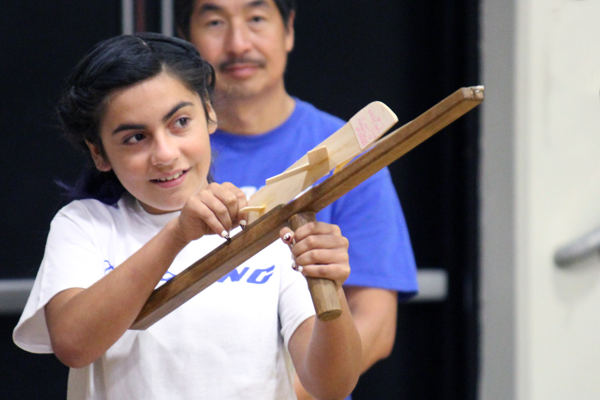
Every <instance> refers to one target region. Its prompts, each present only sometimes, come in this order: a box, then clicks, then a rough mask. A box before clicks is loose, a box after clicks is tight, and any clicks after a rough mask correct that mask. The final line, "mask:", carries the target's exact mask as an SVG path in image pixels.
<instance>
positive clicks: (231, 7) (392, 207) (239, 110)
mask: <svg viewBox="0 0 600 400" xmlns="http://www.w3.org/2000/svg"><path fill="white" fill-rule="evenodd" d="M295 12H296V5H295V1H294V0H176V1H175V16H176V23H177V29H178V33H179V34H180V36H182V37H183V38H185V39H187V40H189V41H190V42H191V43H193V44H194V45H195V46H196V48H197V49H198V51H199V52H200V54H201V55H202V56H203V57H204V58H205V59H206V60H207V61H208V62H210V63H211V64H212V65H213V67H214V68H215V72H216V77H217V78H216V87H215V95H214V102H213V106H214V107H215V110H216V113H217V117H218V124H219V129H218V130H217V132H215V133H214V134H213V135H212V137H211V146H212V148H213V152H214V154H215V156H214V178H215V181H217V182H226V181H228V182H232V183H233V184H235V185H236V186H238V187H240V188H242V190H244V192H245V193H246V194H247V195H248V196H250V195H252V194H253V193H254V192H255V191H256V190H258V189H259V188H260V187H261V186H263V185H264V183H265V180H266V179H267V178H270V177H271V176H274V175H277V174H279V173H281V172H283V171H284V170H285V169H286V168H287V167H289V166H290V165H291V164H293V163H294V162H295V161H296V160H298V159H299V158H300V157H302V156H303V155H304V154H305V153H306V152H307V151H309V150H311V149H312V148H314V147H315V146H316V145H317V144H319V143H320V142H322V141H323V140H324V139H326V138H327V137H328V136H330V135H331V134H332V133H334V132H335V131H336V130H338V129H339V128H341V127H342V126H343V125H344V121H342V120H340V119H338V118H336V117H333V116H331V115H329V114H327V113H324V112H322V111H319V110H317V109H316V108H315V107H313V106H312V105H311V104H309V103H306V102H303V101H302V100H300V99H297V98H294V97H292V96H290V95H289V94H288V93H287V91H286V89H285V85H284V72H285V67H286V63H287V57H288V53H289V52H290V51H291V50H292V49H293V47H294V17H295ZM357 111H358V110H357ZM317 219H318V220H321V221H326V222H329V223H333V224H337V225H339V226H340V228H341V230H342V233H343V235H344V236H346V237H347V238H348V240H349V241H350V249H349V254H350V266H351V268H352V272H351V274H350V277H349V278H348V280H347V281H346V284H345V285H344V290H345V292H346V296H347V299H348V303H349V306H350V309H351V312H352V315H353V317H354V319H355V322H356V326H357V328H358V330H359V333H360V336H361V339H362V345H363V361H362V363H363V365H362V367H363V371H366V370H367V369H368V368H370V367H371V366H372V365H373V364H374V363H375V362H377V361H378V360H380V359H382V358H385V357H387V356H388V355H389V354H390V353H391V351H392V348H393V344H394V339H395V333H396V318H397V302H398V298H400V299H401V300H406V299H408V298H410V297H411V296H413V295H414V294H415V293H416V291H417V282H416V267H415V262H414V256H413V253H412V248H411V245H410V239H409V236H408V231H407V228H406V223H405V220H404V216H403V214H402V210H401V208H400V204H399V201H398V197H397V195H396V192H395V189H394V186H393V184H392V181H391V177H390V174H389V171H388V170H387V168H386V169H384V170H382V171H380V172H378V173H377V174H375V175H374V176H373V177H371V178H370V179H368V180H367V181H365V182H363V183H362V184H361V185H360V186H358V187H357V188H356V189H354V190H352V191H351V192H350V193H348V194H346V195H345V196H343V197H342V198H340V199H339V200H338V201H336V202H335V203H333V204H332V205H330V206H329V207H327V208H325V209H324V210H323V211H321V212H320V213H319V214H317ZM296 392H297V394H298V398H299V399H310V398H311V397H310V396H309V395H308V394H307V393H306V392H305V391H304V389H303V388H302V387H301V385H300V384H299V382H298V380H296Z"/></svg>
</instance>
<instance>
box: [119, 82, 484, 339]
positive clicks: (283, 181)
mask: <svg viewBox="0 0 600 400" xmlns="http://www.w3.org/2000/svg"><path fill="white" fill-rule="evenodd" d="M483 92H484V89H483V86H474V87H466V88H461V89H459V90H457V91H456V92H454V93H453V94H451V95H450V96H448V97H447V98H445V99H444V100H442V101H441V102H440V103H438V104H436V105H435V106H434V107H432V108H431V109H429V110H428V111H427V112H425V113H424V114H422V115H420V116H419V117H417V118H416V119H414V120H413V121H411V122H409V123H407V124H406V125H404V126H402V127H400V128H398V129H396V130H395V131H394V132H392V133H390V134H389V135H387V136H386V137H385V138H383V139H380V140H378V141H376V142H375V140H377V139H378V138H379V137H380V136H381V135H383V133H385V132H386V131H387V130H388V129H389V128H390V127H391V126H392V125H394V124H395V123H396V121H397V118H396V116H395V115H394V113H393V112H392V111H391V110H390V109H389V108H387V106H385V104H383V103H380V102H373V103H371V104H369V105H368V106H366V107H365V108H363V109H362V110H361V111H359V112H358V113H357V114H356V115H355V116H354V117H352V118H351V119H350V121H348V123H346V125H344V126H343V127H342V128H341V129H340V130H338V131H337V132H335V133H334V134H333V135H331V136H330V137H329V138H327V139H326V140H325V141H323V142H322V143H321V144H319V145H317V146H316V147H315V148H314V149H313V150H311V151H309V152H308V153H307V154H306V155H305V156H304V157H302V158H301V159H300V160H298V161H297V162H296V163H294V164H293V165H292V166H290V167H289V168H288V169H287V170H285V171H284V172H283V173H282V174H280V175H277V176H275V177H273V178H270V179H268V180H267V184H266V186H264V187H263V188H262V189H260V190H259V191H258V192H256V193H255V194H254V196H252V198H251V199H250V201H249V206H248V207H247V208H246V211H249V218H248V220H249V222H250V224H249V225H248V226H247V227H246V229H244V230H243V231H242V232H241V233H239V234H237V235H235V236H234V237H233V238H232V239H231V240H230V241H228V242H226V243H224V244H222V245H221V246H219V247H217V248H216V249H214V250H213V251H212V252H211V253H209V254H208V255H206V256H205V257H204V258H202V259H200V260H199V261H197V262H195V263H194V264H192V265H191V266H190V267H188V268H187V269H186V270H184V271H182V272H181V273H179V274H178V275H177V276H175V277H174V278H172V279H171V280H169V281H168V282H167V283H165V284H164V285H162V286H161V287H159V288H157V289H155V290H154V292H153V293H152V294H151V295H150V297H149V298H148V301H147V302H146V304H145V305H144V307H143V308H142V310H141V311H140V313H139V315H138V317H137V319H136V320H135V322H134V323H133V325H132V326H131V329H146V328H148V327H150V326H151V325H152V324H154V323H155V322H157V321H158V320H160V319H161V318H163V317H164V316H166V315H167V314H169V313H170V312H171V311H173V310H175V309H176V308H177V307H179V306H180V305H182V304H183V303H185V302H186V301H187V300H189V299H191V298H192V297H193V296H195V295H196V294H198V293H199V292H201V291H202V290H204V289H205V288H206V287H208V286H210V285H211V284H213V283H214V282H216V281H217V280H219V279H220V278H222V277H223V276H225V275H227V274H228V273H229V272H231V271H232V270H233V269H235V268H236V267H238V266H239V265H241V264H242V263H243V262H244V261H246V260H248V259H249V258H250V257H252V256H253V255H254V254H256V253H258V252H259V251H261V250H262V249H264V248H265V247H267V246H268V245H269V244H271V243H273V242H274V241H275V240H277V239H278V238H279V230H280V229H281V228H282V227H283V226H285V225H291V227H292V229H296V228H297V227H298V226H301V225H302V224H304V223H306V222H309V221H310V220H313V219H314V213H316V212H318V211H320V210H321V209H323V208H324V207H326V206H328V205H329V204H331V203H333V202H334V201H335V200H337V199H338V198H340V197H341V196H343V195H344V194H346V193H347V192H349V191H350V190H352V189H353V188H355V187H356V186H358V185H359V184H360V183H361V182H363V181H364V180H365V179H367V178H369V177H370V176H371V175H373V174H375V173H376V172H377V171H379V170H380V169H382V168H384V167H385V166H387V165H389V164H391V163H392V162H394V161H395V160H397V159H398V158H400V157H402V156H403V155H404V154H406V153H407V152H408V151H410V150H412V149H413V148H415V147H416V146H417V145H419V144H420V143H422V142H423V141H425V140H426V139H428V138H429V137H431V136H432V135H433V134H435V133H437V132H438V131H440V130H441V129H443V128H444V127H446V126H447V125H449V124H450V123H452V122H453V121H455V120H456V119H458V118H459V117H461V116H462V115H464V114H465V113H467V112H469V111H470V110H471V109H473V108H474V107H476V106H477V105H479V104H480V103H481V102H482V101H483V98H484V93H483ZM373 142H374V143H373ZM361 152H363V153H362V154H361V155H360V156H359V157H357V158H355V157H356V156H357V155H358V154H360V153H361ZM354 158H355V159H354ZM353 159H354V160H353ZM350 161H351V162H350ZM331 170H334V174H333V175H331V176H330V177H328V178H327V179H325V180H324V181H323V182H321V183H320V184H318V185H316V186H313V187H312V188H310V189H308V188H309V187H310V186H311V185H313V184H314V183H315V182H317V181H318V180H319V179H320V178H322V177H323V176H325V175H326V174H328V173H329V172H330V171H331ZM307 189H308V190H307ZM303 191H305V192H304V193H302V192H303ZM300 193H302V194H301V195H300V196H298V194H300ZM294 198H295V199H294ZM292 199H294V200H293V201H292ZM307 280H308V285H309V289H310V292H311V296H312V299H313V303H314V304H315V310H316V313H317V316H318V317H319V319H321V320H323V321H327V320H331V319H334V318H337V317H338V316H339V315H340V314H341V308H340V305H339V300H338V297H337V293H336V290H335V284H334V283H333V282H332V281H329V280H327V279H318V278H310V277H309V278H307Z"/></svg>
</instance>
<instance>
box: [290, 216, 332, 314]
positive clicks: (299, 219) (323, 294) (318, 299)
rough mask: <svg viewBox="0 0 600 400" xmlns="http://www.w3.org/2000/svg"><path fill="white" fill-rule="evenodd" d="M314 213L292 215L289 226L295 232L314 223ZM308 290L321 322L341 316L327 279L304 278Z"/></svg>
mask: <svg viewBox="0 0 600 400" xmlns="http://www.w3.org/2000/svg"><path fill="white" fill-rule="evenodd" d="M316 220H317V218H316V217H315V213H314V212H312V211H309V212H304V213H299V214H296V215H292V217H291V218H290V225H291V227H292V229H293V230H294V231H295V230H296V229H298V228H300V227H301V226H302V225H306V224H308V223H309V222H313V221H316ZM306 281H307V282H308V289H309V291H310V296H311V297H312V300H313V304H314V306H315V312H316V313H317V318H319V319H320V320H321V321H331V320H333V319H336V318H337V317H339V316H340V315H342V306H341V305H340V299H339V297H338V295H337V289H336V288H335V283H334V282H333V281H332V280H329V279H323V278H313V277H311V276H307V277H306Z"/></svg>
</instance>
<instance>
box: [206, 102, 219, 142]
mask: <svg viewBox="0 0 600 400" xmlns="http://www.w3.org/2000/svg"><path fill="white" fill-rule="evenodd" d="M206 110H207V111H208V121H207V123H208V134H209V135H210V134H213V133H215V131H216V130H217V126H218V125H219V124H218V123H217V113H216V112H215V109H214V108H213V107H212V105H211V104H210V103H209V102H207V103H206Z"/></svg>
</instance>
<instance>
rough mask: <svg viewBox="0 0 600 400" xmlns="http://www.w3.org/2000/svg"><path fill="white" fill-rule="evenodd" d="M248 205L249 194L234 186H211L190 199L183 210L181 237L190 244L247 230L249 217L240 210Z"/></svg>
mask: <svg viewBox="0 0 600 400" xmlns="http://www.w3.org/2000/svg"><path fill="white" fill-rule="evenodd" d="M247 205H248V200H247V199H246V195H245V194H244V192H242V191H241V190H240V189H238V188H237V187H235V186H234V185H233V184H231V183H229V182H226V183H223V184H218V183H211V184H209V185H208V187H207V188H206V189H204V190H201V191H200V192H198V193H197V194H195V195H193V196H192V197H190V198H189V199H188V200H187V202H186V203H185V205H184V206H183V208H182V209H181V214H180V215H179V217H178V221H177V227H178V231H179V234H180V235H181V238H182V239H183V241H184V243H186V244H187V243H189V242H191V241H192V240H196V239H199V238H200V237H202V236H204V235H207V234H208V235H210V234H217V235H220V236H222V237H224V238H226V239H228V238H229V232H230V231H231V230H232V229H234V228H236V227H238V226H240V225H241V226H242V228H244V227H245V225H246V220H247V218H248V216H247V215H246V214H247V213H242V212H240V210H241V209H242V208H244V207H246V206H247Z"/></svg>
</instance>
